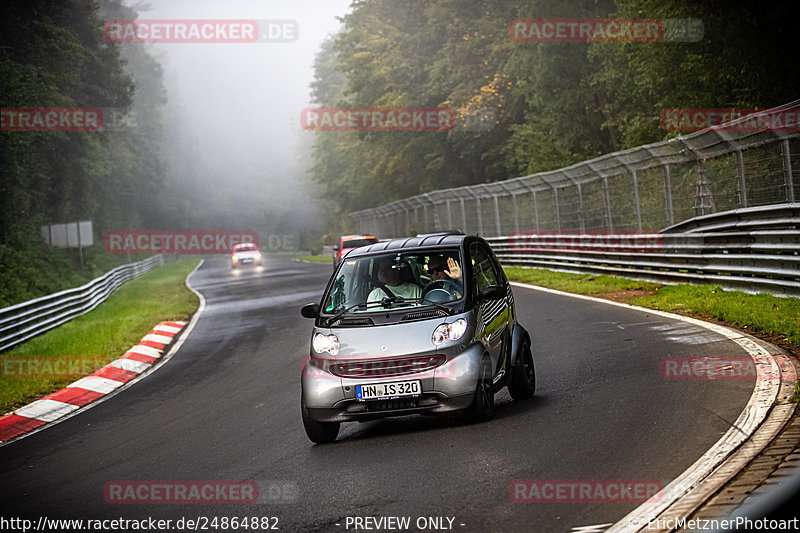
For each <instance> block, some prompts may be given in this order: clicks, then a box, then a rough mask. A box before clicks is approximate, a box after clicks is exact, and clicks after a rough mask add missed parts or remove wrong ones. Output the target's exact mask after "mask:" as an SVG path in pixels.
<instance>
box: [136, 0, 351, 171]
mask: <svg viewBox="0 0 800 533" xmlns="http://www.w3.org/2000/svg"><path fill="white" fill-rule="evenodd" d="M128 1H129V4H131V3H132V0H128ZM147 3H149V4H150V5H151V6H152V9H151V10H150V11H146V12H142V13H141V14H140V17H139V18H140V19H256V20H275V19H282V20H286V19H288V20H293V21H296V22H297V24H298V26H299V37H298V39H297V40H296V41H294V42H288V43H246V44H239V43H220V44H191V43H181V44H177V43H176V44H166V43H165V44H157V45H154V47H153V48H154V50H155V52H156V55H157V56H159V57H162V54H163V57H162V59H161V61H162V63H163V65H164V67H165V78H166V79H165V82H166V85H167V87H168V88H169V89H170V94H169V98H170V100H171V101H172V102H175V101H178V102H179V104H180V106H181V108H182V110H183V112H184V114H185V115H186V116H188V119H189V124H188V127H189V131H190V132H192V134H193V136H196V137H197V142H198V148H199V149H200V153H201V154H203V157H204V159H206V162H205V163H206V164H207V165H210V166H211V167H215V166H216V167H218V168H221V169H226V170H228V171H230V170H231V169H232V168H233V169H240V168H241V169H247V168H252V166H253V165H258V166H261V165H262V164H264V163H265V162H267V164H268V166H269V169H270V170H271V171H272V172H281V173H283V172H285V171H286V170H287V169H289V168H290V167H291V166H292V165H293V164H294V160H296V159H297V149H296V142H297V140H298V138H299V137H301V136H310V135H312V134H311V133H310V132H304V131H303V130H302V129H301V128H300V112H301V110H302V109H303V108H304V107H307V106H308V105H309V102H308V101H309V84H310V82H311V81H312V79H313V62H314V56H315V54H316V53H317V51H318V50H319V47H320V44H321V43H322V41H323V40H324V39H325V37H326V36H327V35H329V34H333V33H336V31H337V30H338V29H339V27H340V22H339V21H338V20H337V18H336V17H341V16H343V15H345V14H346V13H347V12H348V11H349V5H350V0H149V1H148V2H147ZM207 165H205V168H206V170H208V171H212V172H213V171H214V170H213V169H212V168H208V166H207Z"/></svg>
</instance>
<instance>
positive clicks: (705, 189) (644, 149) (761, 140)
mask: <svg viewBox="0 0 800 533" xmlns="http://www.w3.org/2000/svg"><path fill="white" fill-rule="evenodd" d="M798 107H800V100H796V101H793V102H790V103H788V104H785V105H783V106H780V107H778V108H774V109H770V110H766V111H761V112H759V113H758V114H756V115H755V116H756V117H761V118H760V119H759V122H758V124H759V125H761V124H771V125H773V126H774V125H776V124H777V125H778V127H758V128H753V127H752V124H753V118H752V116H750V117H749V119H748V118H747V117H742V118H740V119H738V120H735V121H732V122H727V123H725V124H722V125H720V126H715V127H712V128H708V129H705V130H702V131H698V132H696V133H692V134H688V135H678V136H677V137H675V138H673V139H670V140H668V141H662V142H658V143H654V144H648V145H644V146H638V147H636V148H631V149H629V150H623V151H620V152H615V153H612V154H607V155H604V156H601V157H598V158H595V159H591V160H589V161H583V162H581V163H578V164H575V165H572V166H569V167H565V168H561V169H558V170H553V171H549V172H540V173H537V174H532V175H529V176H522V177H519V178H514V179H510V180H505V181H499V182H493V183H484V184H479V185H471V186H465V187H457V188H452V189H444V190H439V191H432V192H429V193H425V194H419V195H416V196H411V197H409V198H404V199H401V200H396V201H394V202H391V203H388V204H385V205H382V206H380V207H375V208H372V209H364V210H362V211H356V212H354V213H351V214H350V216H351V217H352V219H353V221H354V222H355V226H356V229H357V231H358V232H359V233H369V234H375V235H378V236H380V237H381V238H384V237H400V236H405V235H413V234H416V233H429V232H435V231H442V230H445V229H455V228H458V229H461V230H462V231H464V232H466V233H471V234H478V235H481V236H484V237H497V236H503V235H513V234H516V233H520V232H522V233H529V232H580V233H582V232H585V231H603V232H618V233H624V232H655V231H660V230H662V229H664V228H667V227H669V226H672V225H674V224H677V223H679V222H682V221H684V220H688V219H690V218H694V217H697V216H702V215H708V214H712V213H717V212H721V211H727V210H731V209H737V208H747V207H754V206H761V205H771V204H780V203H786V202H797V201H800V125H799V124H797V123H796V122H795V123H794V125H793V127H792V125H791V124H789V123H788V121H784V119H785V118H786V117H795V116H796V115H797V112H798ZM787 111H788V113H787ZM762 119H763V120H762ZM776 119H777V121H776ZM748 120H749V122H748Z"/></svg>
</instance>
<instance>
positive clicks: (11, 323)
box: [0, 254, 166, 351]
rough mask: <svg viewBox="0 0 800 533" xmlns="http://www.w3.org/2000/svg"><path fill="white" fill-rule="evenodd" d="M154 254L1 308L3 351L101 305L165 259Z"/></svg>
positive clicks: (0, 323) (0, 331) (1, 342)
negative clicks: (88, 278) (89, 278)
mask: <svg viewBox="0 0 800 533" xmlns="http://www.w3.org/2000/svg"><path fill="white" fill-rule="evenodd" d="M165 261H166V259H165V256H164V255H162V254H159V255H154V256H152V257H149V258H147V259H145V260H143V261H139V262H136V263H131V264H128V265H123V266H120V267H117V268H115V269H113V270H110V271H109V272H107V273H105V274H104V275H102V276H100V277H99V278H97V279H94V280H92V281H90V282H89V283H87V284H86V285H83V286H81V287H76V288H74V289H68V290H65V291H61V292H57V293H55V294H50V295H48V296H42V297H41V298H36V299H35V300H29V301H27V302H23V303H20V304H16V305H12V306H10V307H5V308H3V309H0V351H3V350H7V349H8V348H11V347H13V346H16V345H17V344H19V343H21V342H24V341H26V340H28V339H31V338H33V337H35V336H36V335H39V334H41V333H44V332H45V331H48V330H50V329H53V328H55V327H56V326H60V325H61V324H63V323H65V322H67V321H69V320H72V319H73V318H75V317H78V316H80V315H83V314H86V313H88V312H89V311H91V310H92V309H94V308H95V307H97V306H98V305H100V304H101V303H102V302H103V301H104V300H105V299H106V298H108V296H109V295H110V294H111V293H112V292H114V290H116V289H117V288H118V287H119V286H120V285H122V284H123V283H125V282H126V281H128V280H131V279H133V278H136V277H138V276H141V275H142V274H145V273H147V272H149V271H150V270H152V269H154V268H156V267H158V266H161V265H163V264H164V263H165Z"/></svg>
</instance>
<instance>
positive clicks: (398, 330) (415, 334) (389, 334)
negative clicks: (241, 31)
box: [314, 313, 474, 360]
mask: <svg viewBox="0 0 800 533" xmlns="http://www.w3.org/2000/svg"><path fill="white" fill-rule="evenodd" d="M470 314H471V313H463V314H459V315H452V316H447V317H440V318H435V319H428V320H418V321H414V322H403V323H400V324H388V325H382V326H370V327H350V328H314V333H315V334H316V333H317V332H319V333H323V334H326V335H327V334H330V333H334V334H335V335H336V336H337V337H338V338H339V353H338V355H337V356H335V357H331V356H330V355H329V354H325V355H324V357H325V358H326V359H329V358H332V359H337V360H339V359H359V358H363V357H365V356H369V357H378V358H383V357H397V356H404V355H429V354H430V355H432V354H435V353H437V347H436V346H434V344H433V342H432V340H431V337H432V336H433V331H434V330H435V329H436V328H437V326H439V324H443V323H445V322H448V323H450V322H453V321H455V320H456V319H458V318H461V317H463V318H467V320H468V321H469V318H468V316H469V315H470ZM473 322H474V321H473ZM471 335H472V327H470V328H469V329H468V331H467V332H466V333H465V334H464V337H463V338H462V340H461V341H458V342H445V343H443V344H442V345H440V346H439V348H442V349H445V348H450V347H452V346H454V345H457V344H461V343H462V342H464V340H466V339H468V338H469V337H470V336H471Z"/></svg>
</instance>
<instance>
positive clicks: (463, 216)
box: [458, 197, 469, 233]
mask: <svg viewBox="0 0 800 533" xmlns="http://www.w3.org/2000/svg"><path fill="white" fill-rule="evenodd" d="M458 201H459V202H460V203H461V222H463V223H464V233H469V230H468V229H467V210H466V209H465V208H464V198H463V197H459V198H458Z"/></svg>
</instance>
